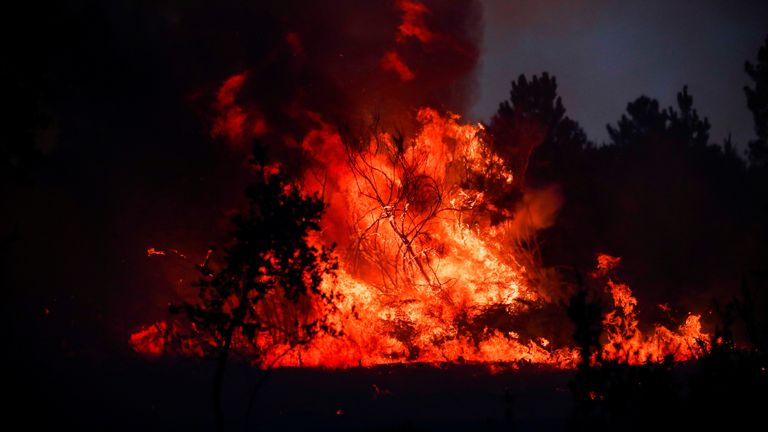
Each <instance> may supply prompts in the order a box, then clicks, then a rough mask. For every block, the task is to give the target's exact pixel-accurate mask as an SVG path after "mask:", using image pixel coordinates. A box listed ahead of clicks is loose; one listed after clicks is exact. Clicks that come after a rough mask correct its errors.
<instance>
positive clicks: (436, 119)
mask: <svg viewBox="0 0 768 432" xmlns="http://www.w3.org/2000/svg"><path fill="white" fill-rule="evenodd" d="M241 79H242V76H239V75H238V76H236V77H233V78H230V79H227V80H226V81H225V82H224V84H223V85H222V87H221V90H220V91H219V99H220V100H221V99H222V95H224V94H226V95H227V97H225V98H224V99H227V100H229V101H231V99H233V97H232V95H229V94H228V92H229V91H231V87H232V86H233V85H237V86H239V85H240V84H241V83H240V80H241ZM233 83H234V84H233ZM233 111H234V113H233ZM240 113H242V111H241V110H239V109H233V108H231V107H230V108H228V109H227V110H226V111H225V112H223V113H222V116H223V118H219V119H217V120H216V123H215V126H214V127H215V129H214V133H224V136H226V137H229V138H234V137H237V138H238V139H239V138H240V137H242V136H243V134H245V133H246V132H244V128H246V127H248V126H246V125H247V124H248V123H247V122H246V121H245V120H244V119H243V117H242V116H241V115H239V114H240ZM305 115H306V116H307V117H308V118H309V119H310V120H311V121H312V122H314V123H315V128H314V129H311V130H310V131H309V132H307V133H306V135H305V138H304V139H303V140H302V142H301V149H302V150H303V152H304V157H305V160H307V161H308V163H307V168H306V169H305V171H304V172H303V173H302V174H301V175H300V176H299V177H298V178H296V179H292V180H291V179H288V178H286V177H285V176H281V175H280V172H281V171H282V170H284V168H283V167H281V166H280V164H271V165H265V163H266V162H264V161H253V163H252V166H253V168H254V170H255V171H256V174H257V176H260V177H259V178H260V180H259V181H257V184H261V185H265V186H270V187H272V188H274V187H278V189H275V190H274V192H273V193H272V194H271V195H269V194H267V195H264V194H262V195H259V196H258V197H253V196H251V203H252V205H256V206H257V208H258V210H257V211H258V212H259V214H260V215H261V214H262V213H264V212H267V211H278V210H279V209H284V210H280V211H281V212H282V213H281V216H280V217H279V219H280V220H283V221H285V220H291V219H297V220H306V217H307V216H305V215H304V213H303V212H302V210H301V209H302V207H301V206H302V205H303V204H304V203H309V202H312V203H314V206H315V208H316V210H315V212H314V213H313V216H312V217H313V218H316V221H315V222H314V223H313V224H310V225H308V226H307V227H306V230H307V231H306V232H305V233H304V234H303V236H299V237H297V238H295V239H293V240H290V241H289V239H288V238H287V237H285V236H287V235H288V234H289V232H291V231H290V230H289V231H283V230H284V229H285V227H281V226H278V225H276V226H274V227H271V228H268V227H265V226H264V224H265V223H267V222H268V220H266V219H264V216H261V218H260V219H257V220H254V219H253V218H251V219H248V217H244V216H238V217H237V218H236V220H235V225H236V226H237V227H238V230H240V229H242V224H243V220H244V218H245V220H250V223H251V224H253V229H255V230H258V236H262V237H264V236H267V237H269V238H272V237H270V236H274V238H275V240H273V241H272V242H271V243H269V244H264V245H263V248H262V249H258V248H257V249H253V250H251V253H250V255H244V256H238V257H237V258H236V260H237V261H238V262H239V264H238V265H240V266H241V267H243V269H241V271H240V272H238V273H236V274H234V275H233V274H230V275H229V276H223V274H226V272H227V271H229V270H228V269H229V267H227V264H229V263H230V262H231V261H232V260H233V255H232V254H233V252H232V251H233V250H240V249H242V248H244V247H246V244H248V245H252V244H254V243H258V242H260V241H263V239H261V238H258V236H257V237H254V238H247V239H246V238H242V237H241V236H239V235H238V232H239V231H236V233H235V240H234V242H233V244H232V245H231V246H230V249H228V252H227V255H225V257H224V259H223V262H222V263H219V264H216V261H217V258H218V257H217V256H216V255H215V254H214V255H213V256H211V257H210V258H206V261H205V262H204V263H203V264H201V265H199V266H198V269H199V271H200V273H201V275H202V279H201V282H200V283H199V285H200V290H201V291H200V293H201V297H200V300H199V301H196V302H191V303H188V304H186V305H185V306H184V307H183V309H184V310H186V311H187V314H186V316H185V318H186V319H174V320H171V321H169V322H167V323H166V322H161V323H157V324H155V325H153V326H150V327H148V328H145V329H142V330H140V331H138V332H137V333H135V334H134V335H133V336H132V338H131V344H132V345H133V347H134V349H136V350H137V351H140V352H143V353H145V354H148V355H159V354H161V353H164V352H167V351H170V352H174V353H181V354H185V355H206V354H208V353H211V352H215V351H216V350H221V349H222V348H225V347H226V348H225V350H229V345H230V344H232V349H233V350H234V351H236V352H238V353H240V354H241V355H243V356H245V357H246V358H249V359H250V360H251V361H253V362H254V363H256V364H258V365H259V366H261V367H267V368H268V367H275V366H322V367H334V368H336V367H350V366H360V365H362V366H373V365H378V364H387V363H401V362H427V363H440V362H479V363H488V364H498V363H501V364H508V365H515V364H518V363H520V362H528V363H536V364H545V365H551V366H556V367H574V366H575V365H576V363H577V361H578V359H579V351H578V350H577V349H576V348H574V347H573V346H571V344H569V343H567V342H565V343H563V341H568V339H569V338H568V336H569V335H568V332H569V331H570V327H569V326H568V325H563V324H562V323H563V322H564V321H567V317H566V316H565V312H564V308H563V307H562V306H561V304H562V302H563V301H564V299H566V298H568V296H569V295H570V294H571V293H572V290H570V291H569V289H568V287H567V286H564V284H562V283H561V281H560V279H559V277H558V275H557V274H556V273H555V272H554V271H553V270H551V269H546V268H544V266H543V264H542V263H541V260H540V257H539V256H538V254H537V249H536V247H535V242H536V234H537V232H538V231H539V230H540V229H542V228H546V227H548V226H549V225H550V224H551V223H552V222H553V221H554V219H555V217H556V214H557V210H558V207H559V205H560V201H561V197H560V195H559V193H558V190H557V188H554V187H548V188H542V189H533V188H529V187H526V185H525V184H524V181H523V179H521V178H519V177H517V176H516V175H515V173H514V172H512V171H511V170H510V168H509V165H510V164H509V163H508V161H507V160H505V159H504V158H502V157H501V156H499V155H498V154H496V153H495V152H494V151H493V150H492V149H491V147H490V146H489V145H488V144H487V140H488V139H489V137H488V133H487V131H486V130H485V128H484V127H483V125H481V124H464V123H462V122H461V120H460V117H459V116H458V115H455V114H451V113H446V114H440V113H439V112H438V111H436V110H434V109H431V108H422V109H419V110H418V112H417V113H416V121H417V123H418V126H417V128H416V131H415V133H414V134H413V135H412V136H408V137H406V136H404V135H403V134H401V133H399V132H387V131H385V130H383V129H382V128H381V126H380V124H379V123H378V122H376V121H374V122H372V124H371V126H370V129H369V131H367V133H365V134H363V135H360V136H351V135H347V136H342V134H341V133H340V132H339V131H338V130H337V129H336V128H335V127H334V126H333V125H331V124H329V123H327V122H325V121H324V119H323V118H322V117H321V116H320V115H318V114H316V113H306V114H305ZM232 118H235V120H236V121H235V120H232ZM219 128H225V129H226V128H228V129H227V130H229V132H222V131H221V130H220V129H219ZM231 129H234V131H232V130H231ZM250 130H251V131H253V128H250ZM252 133H253V132H252ZM257 151H258V150H257ZM278 177H280V178H279V179H278ZM275 182H277V185H279V186H276V185H275ZM281 190H282V191H283V192H280V191H281ZM289 191H290V192H289ZM286 194H288V195H286ZM288 196H290V197H292V199H293V204H289V203H287V202H286V201H285V200H286V198H287V197H288ZM507 203H514V205H513V206H508V205H507ZM291 206H293V207H291ZM318 206H319V207H318ZM323 209H324V213H323V216H322V218H320V214H321V213H320V212H321V211H323ZM253 211H254V210H253V208H252V209H251V210H248V213H246V214H251V215H252V214H253ZM269 220H271V219H269ZM268 226H270V225H268ZM277 242H286V243H285V244H284V245H283V246H281V247H284V248H285V247H287V248H289V249H291V248H296V249H295V252H296V253H299V252H300V251H302V250H305V248H309V249H306V250H310V251H314V252H318V251H320V250H324V249H322V248H323V246H321V245H323V244H328V245H330V244H337V245H338V246H339V247H338V249H337V250H336V253H335V255H334V256H335V257H337V258H338V260H339V261H338V267H337V266H336V264H335V262H334V265H333V266H332V268H331V267H325V268H326V270H324V271H321V272H319V273H317V269H311V270H310V271H311V272H315V273H312V275H311V276H306V275H303V271H302V270H301V268H298V267H295V266H293V267H292V264H290V262H285V263H282V264H280V265H277V266H276V267H277V268H280V269H281V271H284V272H287V273H290V272H291V271H294V272H297V274H298V276H297V277H299V278H300V279H301V278H305V279H306V278H307V277H309V278H310V279H311V281H312V286H311V287H310V288H311V289H309V290H305V291H301V292H297V291H291V290H292V289H295V288H292V287H295V286H297V285H296V282H295V281H294V282H287V283H286V282H282V281H281V280H276V279H275V278H274V277H272V276H267V274H268V273H269V272H267V271H266V269H265V264H258V263H259V262H264V263H270V264H271V265H275V258H274V251H272V250H271V249H270V248H272V247H274V245H275V244H277ZM251 247H252V246H251ZM314 252H313V253H314ZM265 254H266V255H265ZM148 255H166V253H164V252H162V251H159V250H158V249H154V248H150V249H148ZM312 256H314V255H312ZM322 256H323V259H322V260H321V261H322V263H325V264H323V265H327V263H328V262H330V261H331V255H330V252H322ZM334 259H335V258H334ZM248 260H251V261H252V262H248ZM313 260H314V258H312V259H310V260H309V261H306V260H304V261H302V262H305V263H309V264H317V263H315V262H314V261H313ZM291 262H293V261H291ZM618 263H619V258H613V257H610V256H607V255H600V256H599V257H598V266H597V270H596V271H595V272H593V273H592V275H591V279H592V283H595V284H597V283H599V284H601V285H602V286H603V289H602V291H603V292H602V294H604V295H605V296H606V297H607V298H608V300H607V304H608V306H609V308H610V311H609V312H608V313H606V314H605V316H604V318H603V325H604V327H605V335H604V337H603V340H602V341H601V343H602V344H603V345H602V349H601V354H600V355H601V356H602V358H605V359H608V358H610V359H616V360H620V361H624V362H627V363H631V364H640V363H644V362H646V361H654V362H659V361H662V360H663V359H664V358H666V357H668V356H670V357H671V358H673V359H674V360H676V361H682V360H687V359H690V358H693V357H695V356H696V355H697V354H698V353H700V352H701V350H702V349H704V348H705V347H706V344H707V343H708V335H707V334H706V333H703V332H702V329H701V324H700V321H699V320H700V316H699V315H689V316H688V317H687V318H686V319H685V320H684V322H682V323H681V324H680V326H679V328H675V329H668V328H666V327H664V326H661V325H658V326H655V327H653V329H652V330H651V331H650V332H648V333H647V334H644V333H643V331H641V328H640V327H641V326H640V324H639V320H638V312H637V307H638V304H637V300H636V299H635V298H634V297H633V296H632V292H631V290H630V288H629V287H628V286H627V285H625V284H622V283H620V282H617V281H615V278H614V276H612V275H613V271H614V269H615V268H616V267H617V266H618ZM309 264H307V265H309ZM217 265H218V268H217ZM250 267H255V268H256V270H248V269H249V268H250ZM222 272H224V273H222ZM254 272H255V273H254ZM302 275H303V276H302ZM222 277H229V278H230V279H231V281H230V282H228V284H229V285H230V286H228V287H227V288H226V289H218V290H217V291H215V292H214V293H213V294H212V293H211V292H210V286H211V282H210V281H211V280H220V279H221V278H222ZM233 278H234V279H233ZM212 295H213V297H211V296H212ZM558 308H560V309H561V313H560V314H559V315H558V313H557V312H554V313H553V310H554V311H557V309H558ZM211 314H215V317H214V316H212V315H211ZM216 319H218V320H222V323H223V324H222V323H218V324H220V325H223V327H219V328H215V329H213V330H212V329H211V321H212V320H213V321H215V320H216ZM547 319H549V320H550V322H547ZM289 328H292V330H288V329H289ZM276 329H280V330H279V331H276ZM309 329H314V330H313V331H309ZM553 341H556V342H554V343H553Z"/></svg>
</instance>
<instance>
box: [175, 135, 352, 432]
mask: <svg viewBox="0 0 768 432" xmlns="http://www.w3.org/2000/svg"><path fill="white" fill-rule="evenodd" d="M251 165H252V167H253V170H254V172H255V174H256V181H255V182H254V183H253V184H251V185H250V186H249V187H248V189H247V191H246V196H247V199H248V205H247V208H246V209H245V210H243V211H242V212H241V213H240V214H238V215H237V216H235V217H234V218H233V221H232V222H233V226H234V230H233V233H232V243H231V244H230V245H229V247H228V248H227V249H226V252H225V254H224V256H223V259H222V260H221V262H220V263H218V264H216V263H214V262H212V261H213V260H210V261H209V260H206V262H205V263H203V264H202V265H200V266H199V272H200V273H201V278H200V280H199V281H198V282H197V286H198V287H199V299H198V301H197V302H193V303H185V304H183V305H182V306H181V308H180V310H183V311H184V312H185V315H186V317H187V318H188V319H189V321H191V323H192V324H193V328H194V329H195V333H194V335H193V336H194V337H195V338H196V343H198V344H199V345H201V346H202V349H203V351H204V353H205V354H207V355H208V356H210V357H212V358H214V359H215V360H216V372H215V376H214V392H213V403H214V409H215V413H216V420H217V425H218V427H219V429H220V430H221V429H222V428H223V411H222V407H221V392H222V385H223V381H224V372H225V369H226V365H227V362H228V360H229V358H230V357H231V355H232V354H233V353H241V352H247V355H248V359H249V360H250V361H252V362H254V361H255V362H258V361H259V360H260V357H261V356H262V355H263V354H264V352H263V349H264V347H265V343H267V344H273V345H283V346H287V347H288V348H289V349H290V348H292V347H296V346H298V345H301V344H306V343H308V342H309V341H311V339H312V338H313V337H314V336H316V335H317V334H319V333H322V332H326V333H335V332H336V330H335V328H334V327H333V326H331V325H330V324H329V323H328V315H327V312H328V311H329V310H328V308H331V309H332V308H333V307H334V306H333V302H334V300H335V297H334V294H333V293H327V292H324V291H323V290H321V283H322V281H323V278H324V277H326V276H329V275H333V274H334V273H335V270H336V269H337V267H338V263H337V261H336V259H335V257H334V256H333V255H332V249H333V248H332V247H331V248H327V247H325V246H319V247H318V246H315V245H314V244H313V241H312V240H311V237H312V235H313V234H314V233H317V232H318V231H319V230H320V225H319V221H320V217H321V215H322V214H323V210H324V208H325V205H324V203H323V201H322V200H321V199H320V198H319V197H318V196H307V195H305V194H303V193H302V191H301V189H300V188H299V187H298V186H296V185H295V183H293V182H291V181H290V179H289V178H288V177H287V176H286V175H285V174H283V173H281V172H280V171H279V169H278V168H276V167H274V166H270V165H267V164H266V163H265V158H264V157H263V153H262V151H261V148H260V147H259V146H258V145H257V146H254V157H253V159H252V160H251ZM174 309H175V308H174ZM265 341H266V342H265Z"/></svg>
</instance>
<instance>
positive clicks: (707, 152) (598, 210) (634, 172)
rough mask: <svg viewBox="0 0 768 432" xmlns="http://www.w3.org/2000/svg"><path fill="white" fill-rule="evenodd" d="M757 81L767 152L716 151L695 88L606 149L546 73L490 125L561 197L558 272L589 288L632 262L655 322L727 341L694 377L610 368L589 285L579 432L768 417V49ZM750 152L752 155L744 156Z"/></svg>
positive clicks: (528, 182) (661, 369)
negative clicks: (692, 320) (675, 323)
mask: <svg viewBox="0 0 768 432" xmlns="http://www.w3.org/2000/svg"><path fill="white" fill-rule="evenodd" d="M745 71H746V73H747V74H748V76H749V78H750V79H751V85H749V86H747V87H745V95H746V105H747V107H748V108H749V110H750V111H751V112H752V114H753V118H754V126H755V138H754V139H753V140H751V141H750V142H748V143H733V142H732V141H731V140H730V139H726V140H725V141H724V142H713V140H712V139H711V137H710V134H709V130H710V124H709V121H708V120H707V119H706V118H703V117H701V116H700V115H699V114H698V112H697V111H696V109H695V108H694V103H693V102H694V99H693V96H692V95H691V94H689V92H688V89H687V88H685V87H684V88H683V89H682V90H681V91H680V92H679V93H678V94H677V103H676V105H675V106H671V107H667V108H663V107H661V106H660V104H659V102H658V101H657V100H655V99H652V98H649V97H647V96H641V97H639V98H637V99H636V100H634V101H632V102H630V103H629V104H628V105H627V110H626V113H624V114H622V115H621V117H620V119H619V120H618V121H617V122H616V123H615V124H611V125H608V126H607V129H608V135H609V142H607V143H604V144H601V145H597V144H595V143H594V142H592V141H590V140H589V139H588V137H587V136H586V134H585V133H584V131H583V130H582V129H581V127H580V126H579V125H578V124H577V123H576V122H575V121H574V120H572V119H570V118H569V117H568V116H567V115H566V110H565V108H564V106H563V103H562V101H561V99H560V98H559V97H558V96H557V82H556V80H555V78H554V77H552V76H550V75H548V74H546V73H544V74H542V75H541V76H533V77H532V78H531V79H528V78H526V77H525V76H520V77H519V78H518V79H517V80H516V81H514V82H513V83H512V91H511V93H510V100H509V101H506V102H504V103H502V104H501V106H500V107H499V110H498V112H497V114H496V115H495V116H494V118H493V119H492V121H491V124H490V125H489V132H490V133H489V136H490V137H491V139H492V140H493V141H492V142H493V145H494V146H495V148H496V149H497V151H499V152H500V153H501V154H502V155H504V157H506V158H507V160H508V161H509V163H510V164H511V165H512V168H513V169H515V170H516V172H520V173H524V182H523V183H521V184H519V188H520V189H525V188H537V187H542V186H545V185H551V184H557V185H559V186H560V188H561V191H562V194H563V195H564V198H565V203H564V205H563V207H562V209H561V212H560V214H559V216H558V220H557V222H556V223H555V225H554V226H552V227H551V228H549V229H548V230H546V231H545V232H543V233H542V234H541V235H540V238H539V244H540V247H541V249H542V252H543V259H544V264H545V265H547V266H553V267H557V268H565V269H569V270H572V273H571V274H576V275H578V274H580V272H581V271H586V270H588V269H589V268H591V266H592V265H593V262H594V256H595V254H596V253H598V252H605V253H610V254H612V255H618V256H622V257H623V261H622V275H623V276H624V278H625V279H626V280H627V281H628V282H629V283H630V285H632V286H634V287H636V288H637V289H636V290H635V292H636V293H637V295H638V297H640V299H641V300H640V303H641V304H650V305H655V304H659V303H662V302H669V304H670V305H672V308H673V309H672V313H669V311H670V309H669V308H667V307H664V308H646V309H644V311H645V313H646V314H648V315H652V316H651V317H649V318H651V319H650V320H649V321H650V322H664V320H665V319H667V320H671V319H673V317H674V315H675V314H674V312H675V310H676V311H677V312H678V314H679V313H680V312H682V311H683V310H691V308H697V309H698V310H702V308H706V309H708V311H709V312H711V313H710V314H708V319H709V321H710V324H712V325H714V327H715V329H714V331H713V332H712V336H711V340H709V341H700V345H701V346H700V348H701V353H702V355H701V357H700V358H699V359H697V360H696V361H694V362H691V363H690V364H683V365H681V364H675V363H673V362H672V359H671V358H669V359H668V360H667V361H665V362H663V363H651V362H648V363H646V364H644V365H635V366H631V365H628V364H626V363H623V362H620V361H616V360H614V359H604V358H603V357H602V356H601V354H600V346H601V344H600V337H601V333H602V317H603V313H604V312H603V311H602V310H601V305H600V298H599V297H600V293H599V289H596V288H594V287H589V286H588V285H587V284H584V283H581V282H580V279H579V278H578V277H577V279H578V280H579V281H577V283H576V284H577V285H578V286H579V289H578V290H577V292H576V294H575V295H574V296H573V297H572V298H571V300H570V302H569V304H568V307H567V313H568V316H569V317H570V318H571V320H572V321H573V324H574V329H575V331H574V334H573V339H574V341H575V342H576V343H577V344H578V345H579V347H580V348H581V350H582V361H581V364H580V365H579V368H578V371H577V373H576V376H575V378H574V379H573V381H572V382H571V383H570V387H571V391H572V394H573V397H574V416H573V421H572V424H571V426H572V428H573V429H576V430H603V429H605V430H615V429H617V428H621V429H629V430H647V429H652V428H661V429H665V430H666V429H671V428H686V429H691V428H702V429H712V428H717V427H729V428H736V429H740V428H746V427H749V426H751V427H754V425H756V424H761V423H764V422H765V420H766V418H765V414H764V411H763V410H764V407H765V406H766V404H768V399H767V398H768V392H766V390H768V372H767V369H768V355H766V353H767V352H768V320H767V319H766V318H768V301H766V299H768V295H766V293H767V292H768V229H767V228H768V224H766V221H768V38H767V39H766V42H765V45H764V46H763V47H762V48H761V49H760V51H759V53H758V59H757V62H755V63H750V62H747V63H746V65H745ZM738 148H742V149H744V150H743V151H739V150H737V149H738Z"/></svg>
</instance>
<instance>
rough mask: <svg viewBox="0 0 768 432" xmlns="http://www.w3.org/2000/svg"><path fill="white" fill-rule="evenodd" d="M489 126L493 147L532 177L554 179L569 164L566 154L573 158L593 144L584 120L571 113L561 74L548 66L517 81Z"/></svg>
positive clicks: (520, 174) (514, 169) (545, 180)
mask: <svg viewBox="0 0 768 432" xmlns="http://www.w3.org/2000/svg"><path fill="white" fill-rule="evenodd" d="M489 132H490V135H491V144H492V146H493V148H494V149H495V150H496V151H497V152H498V153H499V154H500V155H501V156H502V157H504V159H505V160H507V163H508V164H509V166H510V168H511V169H512V172H514V173H515V175H517V176H518V178H519V179H524V180H525V181H527V182H530V181H533V182H534V183H548V182H551V181H552V180H554V179H556V178H557V177H558V173H560V172H562V169H563V168H566V169H567V165H568V164H567V163H564V162H565V161H566V160H568V161H569V163H571V164H572V163H573V159H572V157H573V156H574V153H579V152H581V151H582V150H583V149H585V148H588V147H591V144H590V143H589V142H588V140H587V138H586V135H585V134H584V131H583V130H582V129H581V127H580V126H579V125H578V123H576V122H575V121H573V120H571V119H570V118H568V117H567V116H566V115H565V107H564V106H563V102H562V100H561V98H560V97H559V96H558V95H557V80H556V78H555V77H553V76H550V75H549V74H548V73H546V72H544V73H542V74H541V77H539V76H537V75H534V76H533V77H532V78H531V79H530V81H529V80H528V79H527V78H526V77H525V76H524V75H520V76H519V77H518V78H517V81H512V90H511V91H510V97H509V100H508V101H504V102H502V103H501V104H500V105H499V109H498V111H497V112H496V114H495V115H494V116H493V119H492V120H491V124H490V126H489ZM569 159H570V160H569ZM529 170H530V171H531V172H529Z"/></svg>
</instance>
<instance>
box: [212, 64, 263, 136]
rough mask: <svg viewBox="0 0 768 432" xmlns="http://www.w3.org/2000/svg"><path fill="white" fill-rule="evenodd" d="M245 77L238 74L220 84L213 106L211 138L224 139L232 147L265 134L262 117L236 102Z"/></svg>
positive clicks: (242, 74) (243, 74)
mask: <svg viewBox="0 0 768 432" xmlns="http://www.w3.org/2000/svg"><path fill="white" fill-rule="evenodd" d="M246 78H247V75H246V74H245V73H240V74H236V75H233V76H231V77H229V78H228V79H227V80H225V81H224V83H222V85H221V87H219V90H218V92H217V94H216V102H215V103H214V105H213V108H214V111H215V118H214V122H213V126H212V128H211V136H212V137H213V138H224V139H225V140H226V141H227V142H228V143H230V144H233V145H242V144H243V143H244V142H245V140H248V139H252V138H256V137H260V136H262V135H264V134H265V133H266V132H267V123H266V120H265V119H264V117H263V116H262V115H261V114H260V113H259V112H258V111H257V110H256V109H255V108H253V107H244V106H242V105H240V104H238V102H237V95H238V93H239V92H240V91H241V89H242V87H243V85H244V84H245V81H246Z"/></svg>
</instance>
